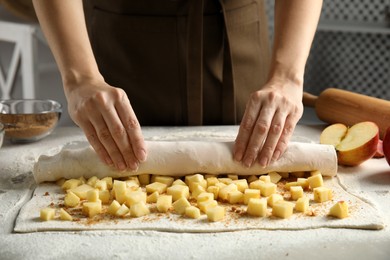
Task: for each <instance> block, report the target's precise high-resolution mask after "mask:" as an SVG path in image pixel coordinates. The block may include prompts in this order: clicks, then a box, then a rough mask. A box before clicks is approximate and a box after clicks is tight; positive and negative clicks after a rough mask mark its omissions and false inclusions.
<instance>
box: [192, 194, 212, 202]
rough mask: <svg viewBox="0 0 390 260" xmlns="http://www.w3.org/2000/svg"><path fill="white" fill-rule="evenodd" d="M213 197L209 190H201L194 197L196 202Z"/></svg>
mask: <svg viewBox="0 0 390 260" xmlns="http://www.w3.org/2000/svg"><path fill="white" fill-rule="evenodd" d="M213 199H214V194H213V193H209V192H203V193H201V194H199V195H198V197H197V198H196V202H198V203H199V202H202V201H211V200H213Z"/></svg>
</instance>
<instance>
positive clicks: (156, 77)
mask: <svg viewBox="0 0 390 260" xmlns="http://www.w3.org/2000/svg"><path fill="white" fill-rule="evenodd" d="M84 3H85V7H84V8H85V13H86V21H87V26H88V31H89V35H90V39H91V44H92V48H93V51H94V54H95V56H96V60H97V62H98V65H99V69H100V71H101V73H102V74H103V76H104V77H105V80H106V81H107V82H108V83H109V84H111V85H113V86H116V87H120V88H122V89H124V90H125V91H126V93H127V95H128V97H129V99H130V102H131V104H132V107H133V109H134V110H135V113H136V115H137V118H138V120H139V121H140V123H141V125H144V126H145V125H221V124H237V123H239V122H240V120H241V118H242V116H243V113H244V110H245V105H246V102H247V100H248V98H249V94H250V93H252V92H253V91H256V90H258V89H260V87H261V86H262V84H264V83H265V81H266V77H267V73H268V66H269V60H270V54H269V44H268V31H267V22H266V16H265V7H264V3H263V1H262V0H220V1H218V0H110V1H106V0H85V2H84Z"/></svg>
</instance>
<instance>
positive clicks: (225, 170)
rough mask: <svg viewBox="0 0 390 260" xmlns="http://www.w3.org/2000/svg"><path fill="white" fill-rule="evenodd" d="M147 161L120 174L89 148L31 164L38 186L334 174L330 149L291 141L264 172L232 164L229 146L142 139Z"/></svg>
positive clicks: (64, 151) (70, 149)
mask: <svg viewBox="0 0 390 260" xmlns="http://www.w3.org/2000/svg"><path fill="white" fill-rule="evenodd" d="M146 145H147V151H148V158H147V160H146V161H145V162H144V163H141V164H140V167H139V168H138V170H137V171H124V172H119V171H117V170H115V169H113V168H110V167H109V166H107V165H105V164H104V163H103V162H101V161H100V159H99V157H98V156H97V154H96V153H95V151H94V150H93V148H92V147H91V146H89V145H88V146H84V147H67V148H63V149H62V150H61V151H60V152H59V153H57V154H55V155H52V156H48V155H41V156H40V157H39V159H38V161H37V162H36V163H35V165H34V170H33V173H34V178H35V181H36V182H37V183H41V182H45V181H56V180H58V179H60V178H66V179H71V178H78V177H81V176H84V177H85V178H89V177H92V176H97V177H98V178H103V177H106V176H111V177H124V176H130V175H138V174H145V173H148V174H159V175H170V176H183V175H187V174H193V173H207V174H238V175H260V174H265V173H268V172H271V171H277V172H293V171H311V170H320V171H321V173H322V174H323V175H324V176H335V175H336V173H337V155H336V152H335V149H334V147H333V146H331V145H322V144H312V143H299V142H290V143H289V145H288V148H287V150H286V152H285V153H284V154H283V156H282V157H281V158H280V159H279V160H278V161H275V162H274V163H272V164H270V165H269V166H268V167H266V168H262V167H261V166H260V165H258V164H255V165H253V166H252V167H250V168H246V167H244V166H243V165H242V164H241V163H238V162H236V161H234V160H233V157H232V154H233V145H234V142H215V141H207V142H206V141H147V142H146Z"/></svg>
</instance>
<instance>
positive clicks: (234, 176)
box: [227, 174, 238, 181]
mask: <svg viewBox="0 0 390 260" xmlns="http://www.w3.org/2000/svg"><path fill="white" fill-rule="evenodd" d="M227 177H228V178H229V179H231V180H233V181H234V180H238V175H237V174H228V175H227Z"/></svg>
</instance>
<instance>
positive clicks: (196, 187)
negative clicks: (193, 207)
mask: <svg viewBox="0 0 390 260" xmlns="http://www.w3.org/2000/svg"><path fill="white" fill-rule="evenodd" d="M192 187H193V189H192V193H191V196H192V197H193V198H194V199H197V198H198V196H199V195H200V194H202V193H204V192H206V190H205V188H203V186H201V185H200V184H199V183H194V184H193V185H192Z"/></svg>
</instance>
